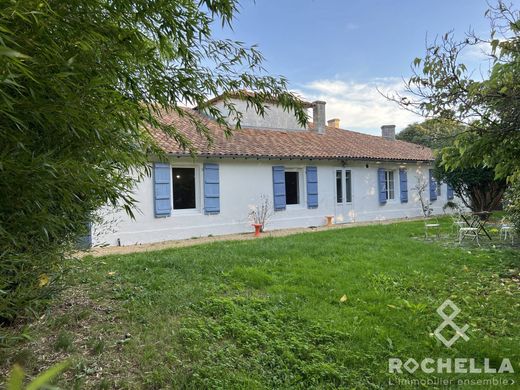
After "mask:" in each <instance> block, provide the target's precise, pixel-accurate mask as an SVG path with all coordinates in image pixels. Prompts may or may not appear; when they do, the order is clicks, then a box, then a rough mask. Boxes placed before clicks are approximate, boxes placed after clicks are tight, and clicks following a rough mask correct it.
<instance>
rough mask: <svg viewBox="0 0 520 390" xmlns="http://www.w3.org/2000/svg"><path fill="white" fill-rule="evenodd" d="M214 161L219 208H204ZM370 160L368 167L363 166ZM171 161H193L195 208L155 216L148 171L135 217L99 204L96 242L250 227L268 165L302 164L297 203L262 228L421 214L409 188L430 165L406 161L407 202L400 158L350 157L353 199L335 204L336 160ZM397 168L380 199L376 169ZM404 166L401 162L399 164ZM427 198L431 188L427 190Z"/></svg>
mask: <svg viewBox="0 0 520 390" xmlns="http://www.w3.org/2000/svg"><path fill="white" fill-rule="evenodd" d="M203 162H215V163H218V164H219V167H220V213H219V214H218V215H205V214H204V213H203V194H202V191H201V189H202V164H203ZM366 164H368V168H367V167H366ZM172 165H173V166H195V167H196V168H197V170H198V172H199V174H198V177H197V182H198V191H197V192H198V194H197V210H177V211H176V210H173V212H172V216H171V217H166V218H155V216H154V202H153V181H152V178H151V177H148V178H146V179H144V180H143V181H142V182H141V183H139V184H138V185H137V188H136V191H135V197H136V199H137V200H138V201H139V206H138V207H139V210H137V211H136V213H135V214H136V219H135V220H132V219H130V218H129V217H128V216H127V215H126V214H125V213H124V212H123V211H109V210H102V211H101V213H102V215H103V217H104V220H105V221H106V222H105V223H104V224H97V225H95V226H94V229H93V244H94V245H102V244H105V245H106V244H108V245H117V244H118V241H119V242H120V244H121V245H132V244H141V243H151V242H160V241H165V240H176V239H186V238H191V237H203V236H208V235H222V234H230V233H242V232H251V231H252V227H251V225H250V222H249V221H248V213H249V210H250V206H251V205H254V204H257V203H258V202H259V201H260V196H261V195H266V196H267V197H268V198H269V200H270V202H271V204H272V199H273V182H272V166H273V165H284V166H285V167H286V169H290V168H296V169H300V170H301V172H302V174H301V176H300V177H301V178H302V180H303V185H302V193H301V203H302V204H301V205H289V206H287V210H284V211H277V212H275V214H274V216H273V218H272V219H271V220H270V223H269V224H268V225H267V226H266V229H267V230H269V229H282V228H293V227H308V226H320V225H323V224H324V223H325V216H326V215H336V221H337V222H345V223H346V222H358V221H375V220H387V219H394V218H406V217H417V216H420V215H422V214H421V210H420V205H419V202H418V196H417V194H416V193H415V192H414V191H413V187H414V186H415V185H416V182H417V176H418V175H424V177H425V179H426V180H427V178H428V169H429V168H430V167H429V166H420V165H417V164H410V163H409V164H407V165H406V168H407V169H408V199H409V200H408V203H400V196H399V175H398V169H399V167H400V165H399V164H396V163H394V164H392V163H382V164H376V163H373V162H368V163H365V162H363V163H361V162H352V163H349V164H347V165H346V166H345V167H344V168H348V169H350V170H351V171H352V180H353V186H352V191H353V199H352V204H351V205H348V206H347V207H346V208H343V207H342V206H341V205H340V206H339V207H338V205H337V204H336V198H335V196H336V188H335V183H336V178H335V174H336V173H335V172H336V169H341V168H343V167H342V165H341V163H340V162H335V161H326V162H325V161H305V160H302V161H294V160H293V161H280V160H238V159H237V160H232V159H220V160H219V159H204V160H202V159H200V160H197V161H196V162H193V160H190V159H178V158H176V159H173V160H172ZM307 165H314V166H317V167H318V197H319V207H318V208H317V209H307V206H306V194H305V191H306V185H305V182H304V181H305V166H307ZM379 167H385V168H388V169H395V170H396V172H395V191H396V193H395V200H394V201H389V202H388V203H387V204H385V205H380V204H379V197H378V191H377V169H378V168H379ZM401 167H403V165H401ZM426 196H427V197H428V198H429V193H428V192H427V193H426ZM446 201H447V197H446V185H445V184H444V185H442V195H441V196H440V197H438V199H437V200H436V201H435V202H434V203H433V204H432V206H433V209H434V213H435V214H440V213H442V206H443V205H444V204H445V203H446Z"/></svg>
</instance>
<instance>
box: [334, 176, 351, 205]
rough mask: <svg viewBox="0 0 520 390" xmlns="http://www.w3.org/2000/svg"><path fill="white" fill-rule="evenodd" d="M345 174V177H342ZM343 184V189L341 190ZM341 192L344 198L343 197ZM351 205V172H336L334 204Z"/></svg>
mask: <svg viewBox="0 0 520 390" xmlns="http://www.w3.org/2000/svg"><path fill="white" fill-rule="evenodd" d="M343 172H345V176H343ZM343 183H345V187H344V188H343ZM343 191H344V192H345V196H343ZM343 201H345V203H352V171H350V170H348V169H338V170H336V203H343Z"/></svg>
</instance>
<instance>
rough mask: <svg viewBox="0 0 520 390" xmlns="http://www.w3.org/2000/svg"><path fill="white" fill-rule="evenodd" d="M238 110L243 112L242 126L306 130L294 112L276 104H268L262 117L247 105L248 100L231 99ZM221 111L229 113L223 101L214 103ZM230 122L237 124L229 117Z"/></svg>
mask: <svg viewBox="0 0 520 390" xmlns="http://www.w3.org/2000/svg"><path fill="white" fill-rule="evenodd" d="M230 101H231V102H232V103H233V104H234V105H235V106H236V109H237V110H238V112H241V113H242V127H252V128H265V129H279V130H306V129H305V128H304V127H303V126H301V125H300V124H299V123H298V121H297V120H296V116H295V115H294V113H293V112H288V111H284V110H283V108H282V107H280V106H278V105H275V104H266V106H267V107H268V109H267V111H266V114H265V115H264V116H263V117H262V116H260V115H258V114H257V113H256V111H255V109H254V108H253V107H247V102H246V101H245V100H240V99H231V100H230ZM213 105H214V106H215V107H216V108H218V109H219V111H220V112H223V113H224V114H226V115H227V114H228V112H227V110H226V109H225V107H224V103H223V102H222V101H217V102H215V103H214V104H213ZM228 123H229V124H231V125H234V124H235V120H234V119H233V118H229V120H228Z"/></svg>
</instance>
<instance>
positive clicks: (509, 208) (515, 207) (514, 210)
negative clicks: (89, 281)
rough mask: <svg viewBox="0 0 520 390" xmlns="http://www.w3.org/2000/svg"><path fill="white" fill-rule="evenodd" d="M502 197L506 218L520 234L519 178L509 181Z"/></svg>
mask: <svg viewBox="0 0 520 390" xmlns="http://www.w3.org/2000/svg"><path fill="white" fill-rule="evenodd" d="M504 199H505V201H504V205H505V207H504V208H505V210H506V213H507V214H506V215H507V219H508V220H510V221H511V222H512V223H513V225H514V227H515V230H516V232H517V233H519V234H520V178H516V179H515V180H514V181H513V182H512V183H511V186H509V188H508V189H507V191H506V193H505V197H504Z"/></svg>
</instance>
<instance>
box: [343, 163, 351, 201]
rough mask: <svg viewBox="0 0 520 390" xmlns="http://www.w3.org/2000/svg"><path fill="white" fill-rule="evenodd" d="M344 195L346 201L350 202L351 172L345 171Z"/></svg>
mask: <svg viewBox="0 0 520 390" xmlns="http://www.w3.org/2000/svg"><path fill="white" fill-rule="evenodd" d="M345 195H346V198H347V199H346V201H347V203H350V202H352V172H351V171H345Z"/></svg>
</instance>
